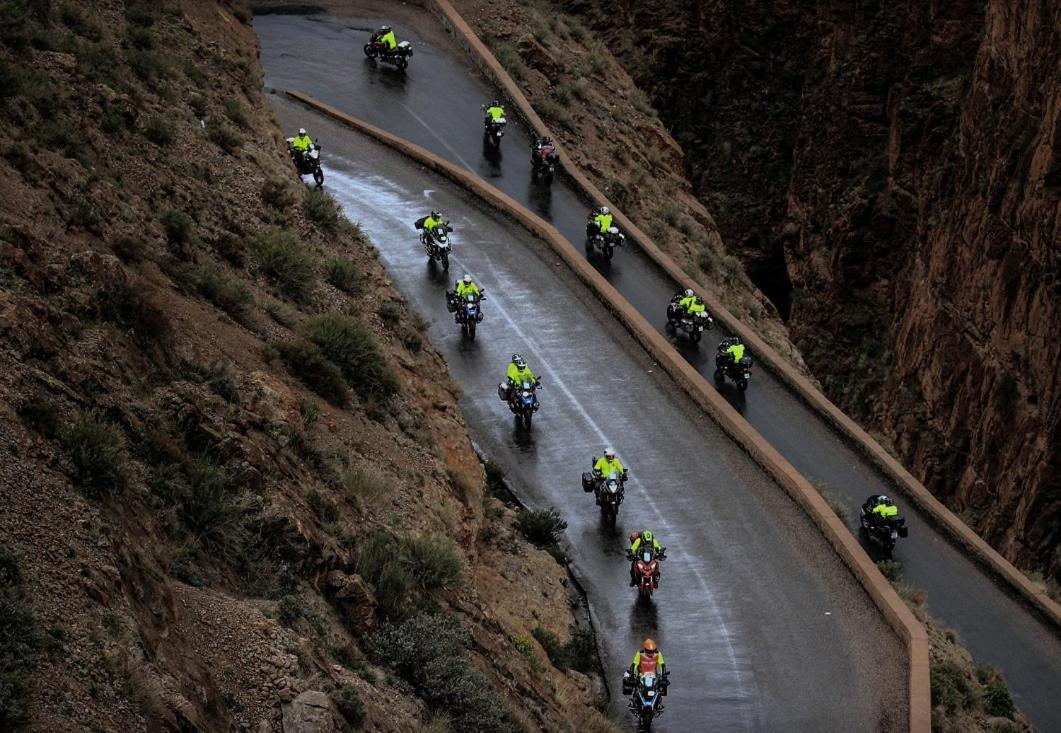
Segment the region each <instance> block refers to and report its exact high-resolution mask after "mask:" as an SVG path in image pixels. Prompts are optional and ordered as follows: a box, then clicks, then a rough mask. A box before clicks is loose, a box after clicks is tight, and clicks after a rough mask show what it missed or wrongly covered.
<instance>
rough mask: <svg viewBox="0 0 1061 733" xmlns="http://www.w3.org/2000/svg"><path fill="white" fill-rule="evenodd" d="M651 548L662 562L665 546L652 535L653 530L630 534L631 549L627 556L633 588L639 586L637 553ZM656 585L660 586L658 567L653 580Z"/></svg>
mask: <svg viewBox="0 0 1061 733" xmlns="http://www.w3.org/2000/svg"><path fill="white" fill-rule="evenodd" d="M643 546H644V547H651V548H652V551H653V552H655V553H656V556H657V557H659V558H660V559H661V560H662V559H663V549H664V548H663V546H662V545H660V543H659V540H657V539H656V537H655V535H653V534H652V530H650V529H643V530H641V531H640V532H631V533H630V547H629V548H627V550H626V556H627V557H628V558H630V560H631V562H630V587H631V588H633V587H634V586H635V585H637V553H638V552H639V551H640V550H641V548H642V547H643ZM653 580H654V581H655V584H656V585H659V569H658V566H657V570H656V575H655V577H654V578H653Z"/></svg>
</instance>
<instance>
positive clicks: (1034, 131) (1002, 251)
mask: <svg viewBox="0 0 1061 733" xmlns="http://www.w3.org/2000/svg"><path fill="white" fill-rule="evenodd" d="M565 10H566V11H567V12H572V11H574V12H577V13H578V14H579V15H580V17H581V18H582V19H583V20H584V21H585V22H586V23H587V25H588V26H589V28H590V29H591V32H592V34H593V36H594V37H595V38H598V39H601V40H603V42H604V44H605V45H606V46H607V47H608V48H609V49H611V50H612V51H613V52H614V53H615V54H616V55H617V56H618V58H620V59H621V60H622V61H623V63H624V66H625V68H626V70H627V71H628V72H629V73H630V75H631V76H632V77H633V78H634V80H635V81H636V82H637V83H638V85H639V86H640V87H641V88H642V89H644V90H645V91H647V92H648V93H649V96H650V98H651V101H652V104H653V106H654V107H655V108H656V109H658V110H659V111H660V116H661V118H662V120H663V122H664V124H665V125H666V126H667V128H668V130H669V131H670V132H671V133H672V134H673V135H674V137H675V139H676V140H677V141H678V143H679V144H680V146H681V150H682V152H683V153H684V165H685V171H686V173H687V175H688V178H689V180H690V181H691V182H692V187H693V191H694V192H695V194H696V196H697V198H698V199H699V200H700V201H701V202H702V203H703V204H704V205H705V207H706V209H707V210H708V211H710V212H711V214H712V216H713V217H714V220H715V221H716V222H717V225H718V230H719V232H720V235H721V239H722V241H723V242H724V243H725V245H726V248H727V249H728V250H729V251H730V252H732V253H733V254H735V255H736V256H737V257H739V259H740V260H741V262H742V263H743V264H744V267H745V268H746V270H747V272H748V274H749V275H750V277H751V279H752V281H753V282H755V284H756V285H758V287H759V288H760V289H761V290H762V292H764V293H765V294H767V295H768V296H769V297H770V298H771V300H772V301H773V303H774V305H775V307H776V309H777V311H778V312H779V313H780V315H781V316H782V317H783V318H784V319H785V320H786V323H787V325H788V327H789V329H790V333H791V335H792V338H793V341H794V342H795V344H796V345H797V346H798V347H799V349H800V351H801V352H802V354H803V357H804V358H805V360H806V362H807V364H808V366H809V367H810V369H811V371H812V372H813V373H814V375H815V376H816V377H817V378H818V379H819V380H820V381H821V383H822V384H823V385H824V387H825V390H826V392H827V394H828V395H829V396H830V397H831V398H832V399H833V400H834V401H836V402H838V403H839V404H840V405H841V406H842V407H843V408H844V409H845V410H847V411H849V412H850V413H852V414H853V415H855V416H856V417H857V418H858V419H860V420H861V421H863V422H864V423H865V424H867V425H868V426H870V427H872V428H874V429H875V430H877V431H878V432H879V433H881V434H882V435H883V437H884V439H885V442H886V444H890V445H891V446H893V447H894V450H895V451H896V453H897V454H898V455H899V456H900V457H901V459H902V460H904V461H905V462H906V464H907V465H909V466H911V468H912V470H913V471H914V473H915V474H916V475H918V476H919V478H921V479H922V480H923V481H924V483H925V484H926V485H927V486H928V487H929V488H930V489H931V490H932V491H933V492H934V493H936V494H937V495H938V496H940V497H941V498H943V499H945V500H946V501H947V503H948V504H949V505H950V506H951V507H953V508H954V509H955V510H956V511H958V512H959V513H960V514H962V516H963V517H965V519H966V520H967V521H968V522H969V523H970V524H971V525H972V526H973V527H975V528H976V529H977V530H978V531H980V532H981V534H983V535H984V537H985V538H987V539H988V540H989V541H990V542H991V543H992V544H993V545H995V546H996V547H997V548H998V549H999V550H1000V551H1001V552H1002V553H1003V554H1004V555H1005V556H1006V557H1008V558H1009V559H1011V560H1013V561H1015V562H1017V563H1018V564H1020V565H1021V566H1022V567H1025V568H1028V569H1032V570H1043V571H1046V572H1047V573H1048V574H1050V575H1052V576H1053V578H1054V579H1058V578H1061V549H1059V548H1061V522H1059V521H1058V518H1059V516H1061V482H1059V480H1058V477H1059V476H1061V457H1059V455H1061V394H1059V387H1061V379H1059V374H1061V372H1059V371H1058V369H1057V364H1058V360H1059V355H1061V354H1059V348H1061V347H1059V345H1058V339H1057V338H1056V332H1057V324H1058V323H1061V290H1059V287H1058V281H1059V276H1061V271H1059V262H1058V252H1059V249H1058V242H1059V241H1061V233H1059V228H1058V215H1059V200H1061V162H1059V140H1061V138H1059V134H1061V132H1059V131H1061V126H1059V116H1061V70H1059V67H1058V65H1057V58H1058V55H1059V53H1061V37H1059V33H1061V31H1059V29H1061V4H1058V3H1057V2H1041V3H1025V4H1014V3H1010V2H1005V0H977V1H976V2H945V3H921V2H911V1H909V0H889V1H888V2H883V3H870V4H852V3H847V2H839V1H827V2H818V3H813V4H807V3H797V2H790V1H787V0H782V1H780V2H739V3H737V2H717V3H702V2H690V1H688V0H666V1H665V2H662V3H619V4H618V5H616V4H615V3H611V2H600V1H598V0H591V1H589V2H580V3H576V4H565Z"/></svg>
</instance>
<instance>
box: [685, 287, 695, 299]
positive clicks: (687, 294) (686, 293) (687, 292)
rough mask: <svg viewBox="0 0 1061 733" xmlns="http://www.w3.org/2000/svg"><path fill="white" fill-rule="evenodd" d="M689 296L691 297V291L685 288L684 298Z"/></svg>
mask: <svg viewBox="0 0 1061 733" xmlns="http://www.w3.org/2000/svg"><path fill="white" fill-rule="evenodd" d="M690 295H693V289H692V288H686V289H685V297H686V298H688V297H689V296H690Z"/></svg>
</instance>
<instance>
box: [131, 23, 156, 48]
mask: <svg viewBox="0 0 1061 733" xmlns="http://www.w3.org/2000/svg"><path fill="white" fill-rule="evenodd" d="M126 37H127V38H128V40H129V45H130V46H132V47H133V48H135V49H137V50H139V51H152V50H154V48H155V37H154V36H152V35H151V31H149V30H147V29H146V28H140V27H137V26H133V27H131V28H130V29H129V33H128V35H127V36H126Z"/></svg>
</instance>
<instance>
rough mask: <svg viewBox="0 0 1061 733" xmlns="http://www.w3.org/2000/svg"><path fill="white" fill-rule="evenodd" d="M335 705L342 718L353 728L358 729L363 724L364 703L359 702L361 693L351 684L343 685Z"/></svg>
mask: <svg viewBox="0 0 1061 733" xmlns="http://www.w3.org/2000/svg"><path fill="white" fill-rule="evenodd" d="M335 707H336V708H338V709H339V713H340V714H341V715H342V716H343V719H344V720H345V721H346V722H347V723H348V724H350V726H351V727H353V728H354V729H355V730H360V728H361V726H362V725H364V724H365V704H364V703H363V702H361V694H360V693H359V692H358V691H357V688H356V687H354V686H353V685H345V686H344V687H343V689H342V690H340V691H339V696H338V697H337V698H336V700H335Z"/></svg>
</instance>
